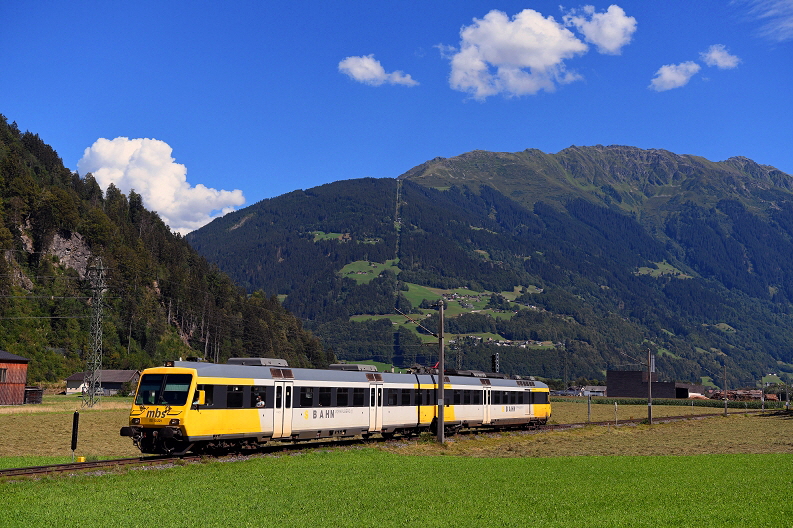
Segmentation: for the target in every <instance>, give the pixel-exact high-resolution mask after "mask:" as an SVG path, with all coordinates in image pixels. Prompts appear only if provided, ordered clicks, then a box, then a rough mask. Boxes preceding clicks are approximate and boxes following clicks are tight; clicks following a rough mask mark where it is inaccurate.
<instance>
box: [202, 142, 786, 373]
mask: <svg viewBox="0 0 793 528" xmlns="http://www.w3.org/2000/svg"><path fill="white" fill-rule="evenodd" d="M792 183H793V180H791V177H790V176H789V175H787V174H784V173H782V172H780V171H779V170H776V169H774V168H772V167H768V166H763V165H758V164H756V163H754V162H753V161H751V160H748V159H746V158H731V159H729V160H726V161H723V162H711V161H708V160H706V159H704V158H701V157H697V156H688V155H677V154H673V153H671V152H667V151H663V150H641V149H638V148H633V147H623V146H611V147H603V146H596V147H571V148H568V149H565V150H563V151H561V152H559V153H557V154H545V153H542V152H540V151H537V150H526V151H524V152H518V153H493V152H483V151H475V152H470V153H467V154H463V155H461V156H458V157H455V158H449V159H443V158H436V159H434V160H431V161H428V162H427V163H424V164H422V165H420V166H418V167H416V168H414V169H411V170H410V171H408V172H407V173H405V174H404V175H402V176H400V177H399V178H398V179H396V180H394V179H360V180H348V181H340V182H336V183H332V184H328V185H323V186H320V187H316V188H313V189H309V190H305V191H294V192H292V193H289V194H286V195H283V196H280V197H277V198H273V199H268V200H264V201H262V202H259V203H257V204H254V205H252V206H250V207H248V208H245V209H243V210H240V211H237V212H235V213H232V214H229V215H227V216H225V217H223V218H221V219H218V220H215V221H214V222H212V223H211V224H209V225H207V226H205V227H203V228H202V229H200V230H198V231H196V232H194V233H191V234H190V235H188V237H187V240H188V241H189V242H190V243H191V244H192V245H193V247H195V248H196V249H197V250H198V251H199V253H201V254H202V255H204V256H206V257H207V258H208V259H209V260H210V261H211V262H214V263H216V264H217V265H218V266H219V267H220V268H221V269H223V270H224V271H226V272H227V273H229V274H230V275H231V277H232V278H233V279H234V280H235V281H236V282H237V283H238V284H240V285H242V286H243V287H244V288H246V289H248V290H249V291H255V290H259V289H261V290H264V291H265V292H267V294H268V295H272V294H278V295H281V296H285V300H284V301H283V302H284V306H285V307H286V308H288V309H290V310H291V311H292V312H293V313H295V314H296V315H297V316H300V317H303V318H305V319H306V320H307V321H306V325H307V327H309V328H310V329H312V330H313V331H314V332H315V333H316V334H317V335H319V336H320V337H321V338H322V339H323V341H324V342H325V344H326V345H327V346H330V347H331V348H332V350H333V351H335V352H336V354H337V355H338V356H339V357H340V358H345V359H362V358H373V359H378V360H383V361H394V362H396V363H397V364H405V365H407V364H410V363H411V362H413V361H419V362H432V361H433V358H434V355H435V349H434V347H432V346H428V345H425V344H422V343H424V342H426V341H428V340H429V339H427V336H426V335H425V334H423V333H422V331H416V327H415V325H412V324H411V323H409V322H407V320H406V319H405V318H403V317H402V316H399V315H397V313H398V312H397V311H399V312H403V313H408V312H413V313H414V314H415V316H414V318H420V319H422V324H423V326H425V327H427V328H429V329H430V330H434V329H435V325H436V324H437V322H436V317H437V316H435V315H433V314H434V313H435V310H433V309H429V307H430V304H428V303H430V301H436V300H437V299H438V298H440V296H441V295H442V294H444V296H445V298H446V299H447V307H448V308H447V315H448V316H449V317H448V318H447V327H446V332H447V333H453V334H455V336H454V337H455V341H454V343H452V344H451V346H450V348H449V354H450V357H451V364H452V366H460V367H462V368H476V369H483V370H490V358H491V355H492V354H493V353H494V352H496V351H498V352H500V358H501V367H502V370H505V371H507V372H511V373H518V374H534V375H539V376H545V377H550V378H560V379H561V378H576V377H585V378H590V379H601V380H602V379H603V378H604V372H605V370H607V369H609V368H623V367H629V366H630V365H634V366H635V367H636V368H641V366H640V363H641V361H642V359H643V358H646V356H647V350H648V349H649V350H650V351H652V352H653V353H655V354H656V355H657V364H658V369H659V372H660V375H661V377H662V379H678V380H682V381H700V380H701V378H702V377H712V378H714V380H715V381H717V382H718V383H719V384H720V383H721V375H722V372H723V365H724V364H725V363H726V365H727V370H728V384H729V385H730V386H731V387H732V386H736V385H748V384H754V383H755V382H756V381H757V380H758V379H759V378H760V376H762V375H764V374H767V373H769V372H779V373H783V374H784V373H790V372H793V365H792V364H791V363H793V318H791V306H792V305H791V301H793V282H792V281H791V280H790V279H789V277H790V276H793V275H792V273H793V193H791V184H792ZM498 341H509V343H503V342H502V343H500V344H501V345H502V346H496V345H495V344H494V343H496V342H498ZM503 345H509V346H503Z"/></svg>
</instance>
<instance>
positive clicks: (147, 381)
mask: <svg viewBox="0 0 793 528" xmlns="http://www.w3.org/2000/svg"><path fill="white" fill-rule="evenodd" d="M195 379H196V371H195V369H188V368H174V367H161V368H153V369H146V370H145V371H144V373H143V375H142V376H141V377H140V381H139V382H138V390H137V391H136V393H135V400H134V401H133V403H132V408H131V410H130V415H129V426H128V427H122V428H121V431H120V434H121V436H129V437H131V438H132V441H133V443H134V444H135V446H137V447H138V448H139V449H140V450H141V452H143V453H156V454H170V453H182V452H185V451H187V450H188V449H189V448H190V444H189V443H188V442H187V440H186V435H185V423H186V417H187V413H188V412H189V409H190V405H191V403H192V400H193V398H192V395H193V392H194V390H195Z"/></svg>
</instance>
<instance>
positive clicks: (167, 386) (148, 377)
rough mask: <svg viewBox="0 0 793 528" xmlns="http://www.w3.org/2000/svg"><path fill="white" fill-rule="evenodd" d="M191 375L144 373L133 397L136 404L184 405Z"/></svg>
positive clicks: (191, 378) (191, 379)
mask: <svg viewBox="0 0 793 528" xmlns="http://www.w3.org/2000/svg"><path fill="white" fill-rule="evenodd" d="M192 381H193V376H192V375H190V374H145V375H144V376H143V378H142V379H141V382H140V386H139V387H138V394H137V396H136V397H135V404H137V405H184V404H185V403H187V393H188V392H189V391H190V383H191V382H192Z"/></svg>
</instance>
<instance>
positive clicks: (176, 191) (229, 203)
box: [77, 137, 245, 235]
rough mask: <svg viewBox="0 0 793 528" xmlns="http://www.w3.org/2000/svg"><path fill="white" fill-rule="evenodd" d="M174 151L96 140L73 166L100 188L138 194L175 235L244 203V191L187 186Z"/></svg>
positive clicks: (160, 145)
mask: <svg viewBox="0 0 793 528" xmlns="http://www.w3.org/2000/svg"><path fill="white" fill-rule="evenodd" d="M171 153H172V149H171V147H170V146H169V145H168V144H167V143H165V142H164V141H160V140H157V139H129V138H125V137H117V138H116V139H113V140H109V139H104V138H101V139H97V140H96V142H94V144H93V145H91V146H90V147H88V148H87V149H85V152H84V153H83V157H82V158H81V159H80V161H79V162H77V170H78V171H79V172H80V173H81V174H87V173H89V172H90V173H92V174H93V175H94V178H96V181H97V183H99V185H100V186H101V187H102V188H103V189H107V187H108V186H109V185H110V184H111V183H112V184H114V185H115V186H116V187H118V188H119V189H120V190H121V192H123V193H125V194H126V193H129V191H130V190H131V189H134V190H135V192H137V193H138V194H140V195H141V197H142V198H143V204H144V205H145V206H146V208H147V209H150V210H153V211H157V213H158V214H159V215H160V218H162V220H163V222H165V223H166V224H167V225H168V226H170V228H171V229H172V230H173V231H176V232H178V233H181V234H183V235H184V234H187V233H189V232H190V231H193V230H195V229H198V228H199V227H201V226H203V225H206V224H208V223H209V222H210V221H212V220H213V219H215V218H217V217H219V216H223V215H224V214H226V213H228V212H230V211H233V210H234V207H235V206H239V205H242V204H244V203H245V197H244V196H243V195H242V191H240V190H239V189H235V190H233V191H218V190H216V189H211V188H209V187H206V186H204V185H202V184H200V183H199V184H198V185H196V186H195V187H191V186H190V184H189V183H187V168H186V167H185V166H184V165H182V164H179V163H176V162H175V160H174V159H173V157H172V156H171Z"/></svg>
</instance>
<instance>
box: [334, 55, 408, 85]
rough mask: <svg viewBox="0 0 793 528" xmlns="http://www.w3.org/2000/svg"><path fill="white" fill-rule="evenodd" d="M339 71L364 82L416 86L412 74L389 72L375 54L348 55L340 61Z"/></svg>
mask: <svg viewBox="0 0 793 528" xmlns="http://www.w3.org/2000/svg"><path fill="white" fill-rule="evenodd" d="M339 71H340V72H342V73H344V74H346V75H349V76H350V77H351V78H353V79H355V80H356V81H358V82H362V83H364V84H371V85H372V86H380V85H381V84H386V83H387V84H402V85H405V86H416V85H417V84H418V82H416V81H415V80H414V79H413V78H412V77H411V76H410V75H408V74H405V73H402V72H401V71H398V70H397V71H395V72H391V73H387V72H386V71H385V69H384V68H383V66H382V65H381V64H380V61H378V60H376V59H375V58H374V54H371V55H366V56H365V57H347V58H346V59H344V60H342V61H341V62H339Z"/></svg>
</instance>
